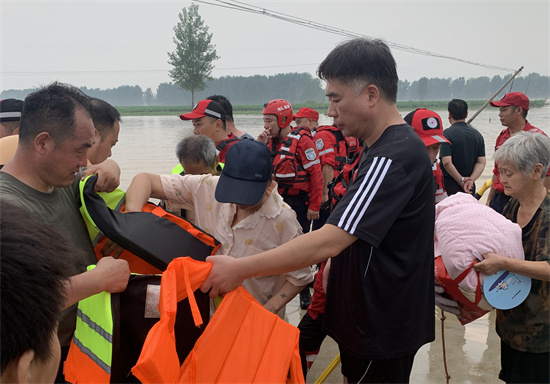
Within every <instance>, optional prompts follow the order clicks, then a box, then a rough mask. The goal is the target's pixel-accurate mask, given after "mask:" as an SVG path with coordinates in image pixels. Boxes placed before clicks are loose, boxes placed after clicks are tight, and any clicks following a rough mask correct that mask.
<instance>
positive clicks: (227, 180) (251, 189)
mask: <svg viewBox="0 0 550 384" xmlns="http://www.w3.org/2000/svg"><path fill="white" fill-rule="evenodd" d="M268 181H269V180H266V181H249V180H241V179H234V178H232V177H229V176H227V175H226V174H224V173H223V171H222V173H221V175H220V178H219V180H218V185H217V186H216V192H215V194H214V196H215V198H216V200H217V201H218V202H220V203H232V204H240V205H256V204H258V203H259V202H260V200H261V199H262V196H263V195H264V192H265V189H266V187H267V183H268Z"/></svg>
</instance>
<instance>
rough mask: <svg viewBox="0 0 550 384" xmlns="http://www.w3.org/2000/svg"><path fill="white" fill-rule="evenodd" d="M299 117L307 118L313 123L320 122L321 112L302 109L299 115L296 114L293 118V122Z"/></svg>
mask: <svg viewBox="0 0 550 384" xmlns="http://www.w3.org/2000/svg"><path fill="white" fill-rule="evenodd" d="M297 117H305V118H308V119H311V120H313V121H319V112H317V111H315V110H313V109H311V108H300V110H299V111H298V113H296V114H295V115H294V116H292V119H293V120H296V118H297Z"/></svg>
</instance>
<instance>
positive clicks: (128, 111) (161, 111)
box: [116, 100, 546, 116]
mask: <svg viewBox="0 0 550 384" xmlns="http://www.w3.org/2000/svg"><path fill="white" fill-rule="evenodd" d="M485 101H486V100H466V102H467V103H468V106H469V109H470V111H471V113H473V112H474V111H476V110H478V109H479V108H481V107H482V106H483V104H484V103H485ZM448 102H449V101H448V100H439V101H398V102H397V108H398V109H399V110H413V109H416V108H428V109H432V110H446V109H447V103H448ZM545 103H546V100H531V101H530V105H531V108H540V107H543V106H544V105H545ZM302 107H309V108H313V109H315V110H317V111H319V112H324V111H326V110H327V109H328V103H314V102H311V103H303V104H295V105H293V106H292V109H293V110H295V111H298V110H299V109H300V108H302ZM116 108H117V109H118V111H119V112H120V114H121V115H122V116H174V115H176V116H178V115H181V114H182V113H186V112H190V111H191V109H192V108H191V107H190V106H177V105H176V106H164V105H149V106H139V107H137V106H127V107H124V106H120V107H116ZM262 109H263V105H262V104H260V105H234V106H233V115H260V114H261V113H262Z"/></svg>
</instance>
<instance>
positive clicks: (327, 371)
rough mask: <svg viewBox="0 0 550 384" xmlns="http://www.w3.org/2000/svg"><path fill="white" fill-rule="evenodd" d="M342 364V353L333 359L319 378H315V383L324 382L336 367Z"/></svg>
mask: <svg viewBox="0 0 550 384" xmlns="http://www.w3.org/2000/svg"><path fill="white" fill-rule="evenodd" d="M338 364H340V354H337V355H336V357H335V358H334V359H333V360H332V361H331V363H330V364H329V365H328V366H327V367H326V368H325V370H324V371H323V373H321V375H320V376H319V378H318V379H317V380H315V384H321V383H324V382H325V380H326V379H327V378H328V377H329V376H330V374H331V373H332V371H334V370H335V369H336V367H337V366H338Z"/></svg>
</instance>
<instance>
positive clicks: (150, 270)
mask: <svg viewBox="0 0 550 384" xmlns="http://www.w3.org/2000/svg"><path fill="white" fill-rule="evenodd" d="M96 180H97V176H95V175H94V176H90V177H88V178H87V179H86V181H85V182H84V185H83V186H82V188H81V202H82V205H83V208H84V210H83V211H84V212H83V215H84V216H85V219H86V220H87V221H88V222H90V223H91V225H94V226H96V227H97V228H98V229H99V230H100V231H101V232H102V233H104V234H105V235H106V236H107V237H108V239H111V240H112V241H114V242H115V243H117V244H118V245H119V246H121V247H122V248H124V251H123V252H122V254H121V255H120V257H119V258H121V259H124V260H126V261H128V263H129V264H130V271H131V272H133V273H140V274H157V273H161V272H162V271H164V270H165V269H166V267H167V266H168V263H169V262H170V261H171V260H172V259H173V258H175V257H178V256H185V255H211V254H214V253H216V252H217V250H218V248H219V247H220V244H219V243H218V242H217V241H216V239H214V238H213V237H212V236H210V235H209V234H207V233H205V232H204V231H203V230H201V229H199V228H197V227H195V226H194V225H193V224H191V223H189V222H188V221H186V220H184V219H182V218H181V217H178V216H175V215H172V214H170V213H168V212H166V211H165V210H164V209H162V208H161V207H157V206H156V205H154V204H151V203H146V204H145V205H144V206H143V212H129V213H124V212H121V211H123V210H124V203H123V201H121V204H118V205H117V207H116V209H114V210H113V209H110V208H109V207H108V206H107V204H106V203H105V201H104V199H103V197H101V196H100V195H99V194H96V193H94V192H93V188H94V186H95V182H96ZM81 211H82V209H81ZM108 239H107V238H105V239H103V240H102V241H100V242H98V241H97V240H95V239H92V241H94V245H95V251H96V256H97V257H98V260H99V259H100V258H101V257H102V254H101V249H102V248H103V246H104V245H105V243H106V242H107V241H108ZM205 258H206V256H204V257H203V258H202V260H204V259H205Z"/></svg>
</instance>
